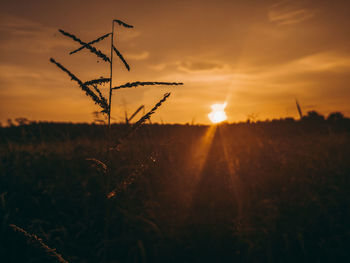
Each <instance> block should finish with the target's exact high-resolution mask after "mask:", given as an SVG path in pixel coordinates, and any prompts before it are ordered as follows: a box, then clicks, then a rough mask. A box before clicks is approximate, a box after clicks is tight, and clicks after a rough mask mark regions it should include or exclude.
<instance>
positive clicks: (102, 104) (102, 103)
mask: <svg viewBox="0 0 350 263" xmlns="http://www.w3.org/2000/svg"><path fill="white" fill-rule="evenodd" d="M50 62H52V63H54V64H55V65H56V66H57V67H59V68H60V69H61V70H62V71H64V72H66V73H67V74H68V75H69V76H70V77H71V79H72V80H74V81H76V82H77V83H78V84H79V86H80V88H81V89H82V90H83V91H85V93H86V95H87V96H90V97H91V98H92V100H93V101H94V102H95V103H96V104H98V105H99V106H100V107H101V108H102V109H103V110H104V112H106V111H108V104H107V102H106V101H105V100H103V99H100V98H99V97H98V96H97V95H96V94H95V93H94V92H93V91H92V90H91V89H90V88H89V87H88V86H87V85H85V84H84V83H83V82H82V81H81V80H80V79H78V78H77V77H76V76H75V75H74V74H73V73H71V72H70V71H69V70H68V69H66V68H65V67H64V66H62V65H61V64H60V63H58V62H56V60H54V59H53V58H51V59H50Z"/></svg>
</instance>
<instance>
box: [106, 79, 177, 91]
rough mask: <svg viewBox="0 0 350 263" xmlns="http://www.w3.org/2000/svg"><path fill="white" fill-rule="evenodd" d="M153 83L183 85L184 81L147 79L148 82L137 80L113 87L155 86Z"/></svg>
mask: <svg viewBox="0 0 350 263" xmlns="http://www.w3.org/2000/svg"><path fill="white" fill-rule="evenodd" d="M153 85H175V86H177V85H183V83H181V82H153V81H152V82H151V81H147V82H140V81H136V82H131V83H130V82H128V83H125V84H123V85H121V86H117V87H114V88H113V89H122V88H132V87H137V86H153Z"/></svg>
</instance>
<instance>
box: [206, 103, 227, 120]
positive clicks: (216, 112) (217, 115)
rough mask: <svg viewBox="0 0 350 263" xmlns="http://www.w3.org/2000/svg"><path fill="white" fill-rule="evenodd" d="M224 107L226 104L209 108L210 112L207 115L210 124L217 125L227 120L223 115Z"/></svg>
mask: <svg viewBox="0 0 350 263" xmlns="http://www.w3.org/2000/svg"><path fill="white" fill-rule="evenodd" d="M226 105H227V102H225V103H223V104H213V105H211V106H210V107H211V109H212V111H211V112H210V113H209V114H208V118H209V120H210V121H211V122H212V123H219V122H222V121H225V120H227V115H226V113H225V108H226Z"/></svg>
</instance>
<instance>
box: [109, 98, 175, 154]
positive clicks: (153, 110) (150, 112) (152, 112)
mask: <svg viewBox="0 0 350 263" xmlns="http://www.w3.org/2000/svg"><path fill="white" fill-rule="evenodd" d="M170 94H171V93H170V92H169V93H165V94H164V96H163V98H162V99H161V100H160V101H158V103H157V104H156V105H154V107H153V108H152V109H151V110H150V111H149V112H147V113H146V114H145V115H143V116H142V117H141V118H140V119H139V120H138V121H137V122H135V123H134V124H133V125H132V126H131V129H130V130H129V132H127V133H126V134H125V135H124V136H123V137H122V138H120V139H119V140H118V142H117V144H116V145H115V146H114V147H113V148H112V150H113V149H117V148H118V146H119V145H121V144H122V143H123V142H124V141H126V140H127V139H128V138H130V136H131V135H132V134H133V133H134V132H135V131H136V130H137V129H138V128H140V127H141V125H142V124H143V123H144V122H145V121H146V120H149V119H150V117H151V116H152V114H154V113H155V112H156V110H157V109H158V108H159V107H160V106H161V105H162V104H163V103H164V102H165V101H166V100H167V99H168V97H169V96H170Z"/></svg>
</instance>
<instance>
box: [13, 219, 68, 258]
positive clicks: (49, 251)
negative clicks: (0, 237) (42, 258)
mask: <svg viewBox="0 0 350 263" xmlns="http://www.w3.org/2000/svg"><path fill="white" fill-rule="evenodd" d="M10 227H12V228H13V230H15V231H17V232H20V233H21V234H22V235H23V236H25V237H26V238H27V240H28V241H32V242H35V243H37V244H38V245H39V246H40V248H41V249H42V250H44V251H45V252H46V253H47V254H48V255H50V256H52V257H54V258H55V259H56V260H57V262H61V263H68V261H66V260H65V259H64V258H63V257H62V256H61V255H60V254H58V253H57V252H56V249H52V248H50V247H49V246H48V245H46V244H45V243H44V242H43V240H42V239H41V238H39V237H38V236H37V235H34V234H31V233H28V232H27V231H26V230H24V229H23V228H20V227H19V226H16V225H14V224H10Z"/></svg>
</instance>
